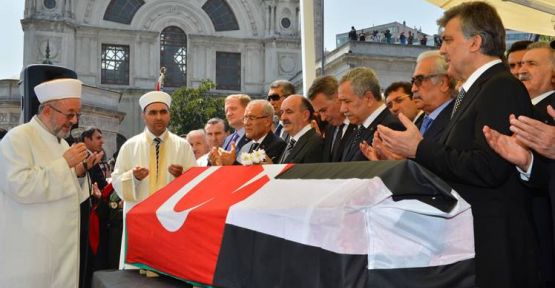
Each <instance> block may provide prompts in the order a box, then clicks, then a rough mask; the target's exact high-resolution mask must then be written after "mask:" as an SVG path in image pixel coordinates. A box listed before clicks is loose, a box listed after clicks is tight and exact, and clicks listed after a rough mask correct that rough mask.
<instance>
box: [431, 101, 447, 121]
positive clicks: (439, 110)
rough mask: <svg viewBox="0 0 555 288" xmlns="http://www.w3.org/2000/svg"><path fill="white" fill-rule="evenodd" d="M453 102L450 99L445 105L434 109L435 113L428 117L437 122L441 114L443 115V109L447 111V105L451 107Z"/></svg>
mask: <svg viewBox="0 0 555 288" xmlns="http://www.w3.org/2000/svg"><path fill="white" fill-rule="evenodd" d="M451 101H453V99H449V100H447V101H445V103H443V104H441V105H439V106H438V107H437V108H436V109H434V111H432V113H430V115H428V117H429V118H432V120H436V118H437V116H438V115H439V113H441V111H443V109H445V107H447V105H449V103H451Z"/></svg>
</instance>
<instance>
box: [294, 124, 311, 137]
mask: <svg viewBox="0 0 555 288" xmlns="http://www.w3.org/2000/svg"><path fill="white" fill-rule="evenodd" d="M310 129H312V126H310V124H306V126H304V127H303V129H301V130H300V131H299V132H297V134H295V135H294V136H292V137H291V138H293V139H294V140H295V141H299V138H301V137H302V136H303V135H304V133H306V132H308V130H310Z"/></svg>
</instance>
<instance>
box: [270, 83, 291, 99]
mask: <svg viewBox="0 0 555 288" xmlns="http://www.w3.org/2000/svg"><path fill="white" fill-rule="evenodd" d="M279 87H282V89H283V97H287V96H289V95H291V94H295V85H293V83H291V81H287V80H276V81H274V82H272V84H270V89H276V88H279Z"/></svg>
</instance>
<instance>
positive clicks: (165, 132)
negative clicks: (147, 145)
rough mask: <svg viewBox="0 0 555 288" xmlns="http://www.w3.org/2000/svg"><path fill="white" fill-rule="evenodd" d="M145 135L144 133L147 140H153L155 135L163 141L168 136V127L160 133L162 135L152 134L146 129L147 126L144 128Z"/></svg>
mask: <svg viewBox="0 0 555 288" xmlns="http://www.w3.org/2000/svg"><path fill="white" fill-rule="evenodd" d="M145 135H146V138H147V139H148V140H149V142H152V141H153V140H154V138H156V137H158V138H160V140H162V141H161V142H164V141H166V139H167V138H168V129H166V131H164V133H162V135H160V136H156V135H154V134H152V132H150V130H148V128H145Z"/></svg>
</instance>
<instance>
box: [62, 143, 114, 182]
mask: <svg viewBox="0 0 555 288" xmlns="http://www.w3.org/2000/svg"><path fill="white" fill-rule="evenodd" d="M62 156H63V157H64V159H65V160H66V162H67V164H68V165H69V168H75V174H77V176H78V177H83V176H85V172H87V170H88V169H90V168H91V167H93V166H95V165H96V164H98V163H99V162H100V160H102V157H104V151H101V152H93V153H92V154H89V151H88V150H87V146H85V144H84V143H76V144H73V145H71V147H69V149H67V150H66V152H64V154H63V155H62ZM85 165H86V166H85Z"/></svg>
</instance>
